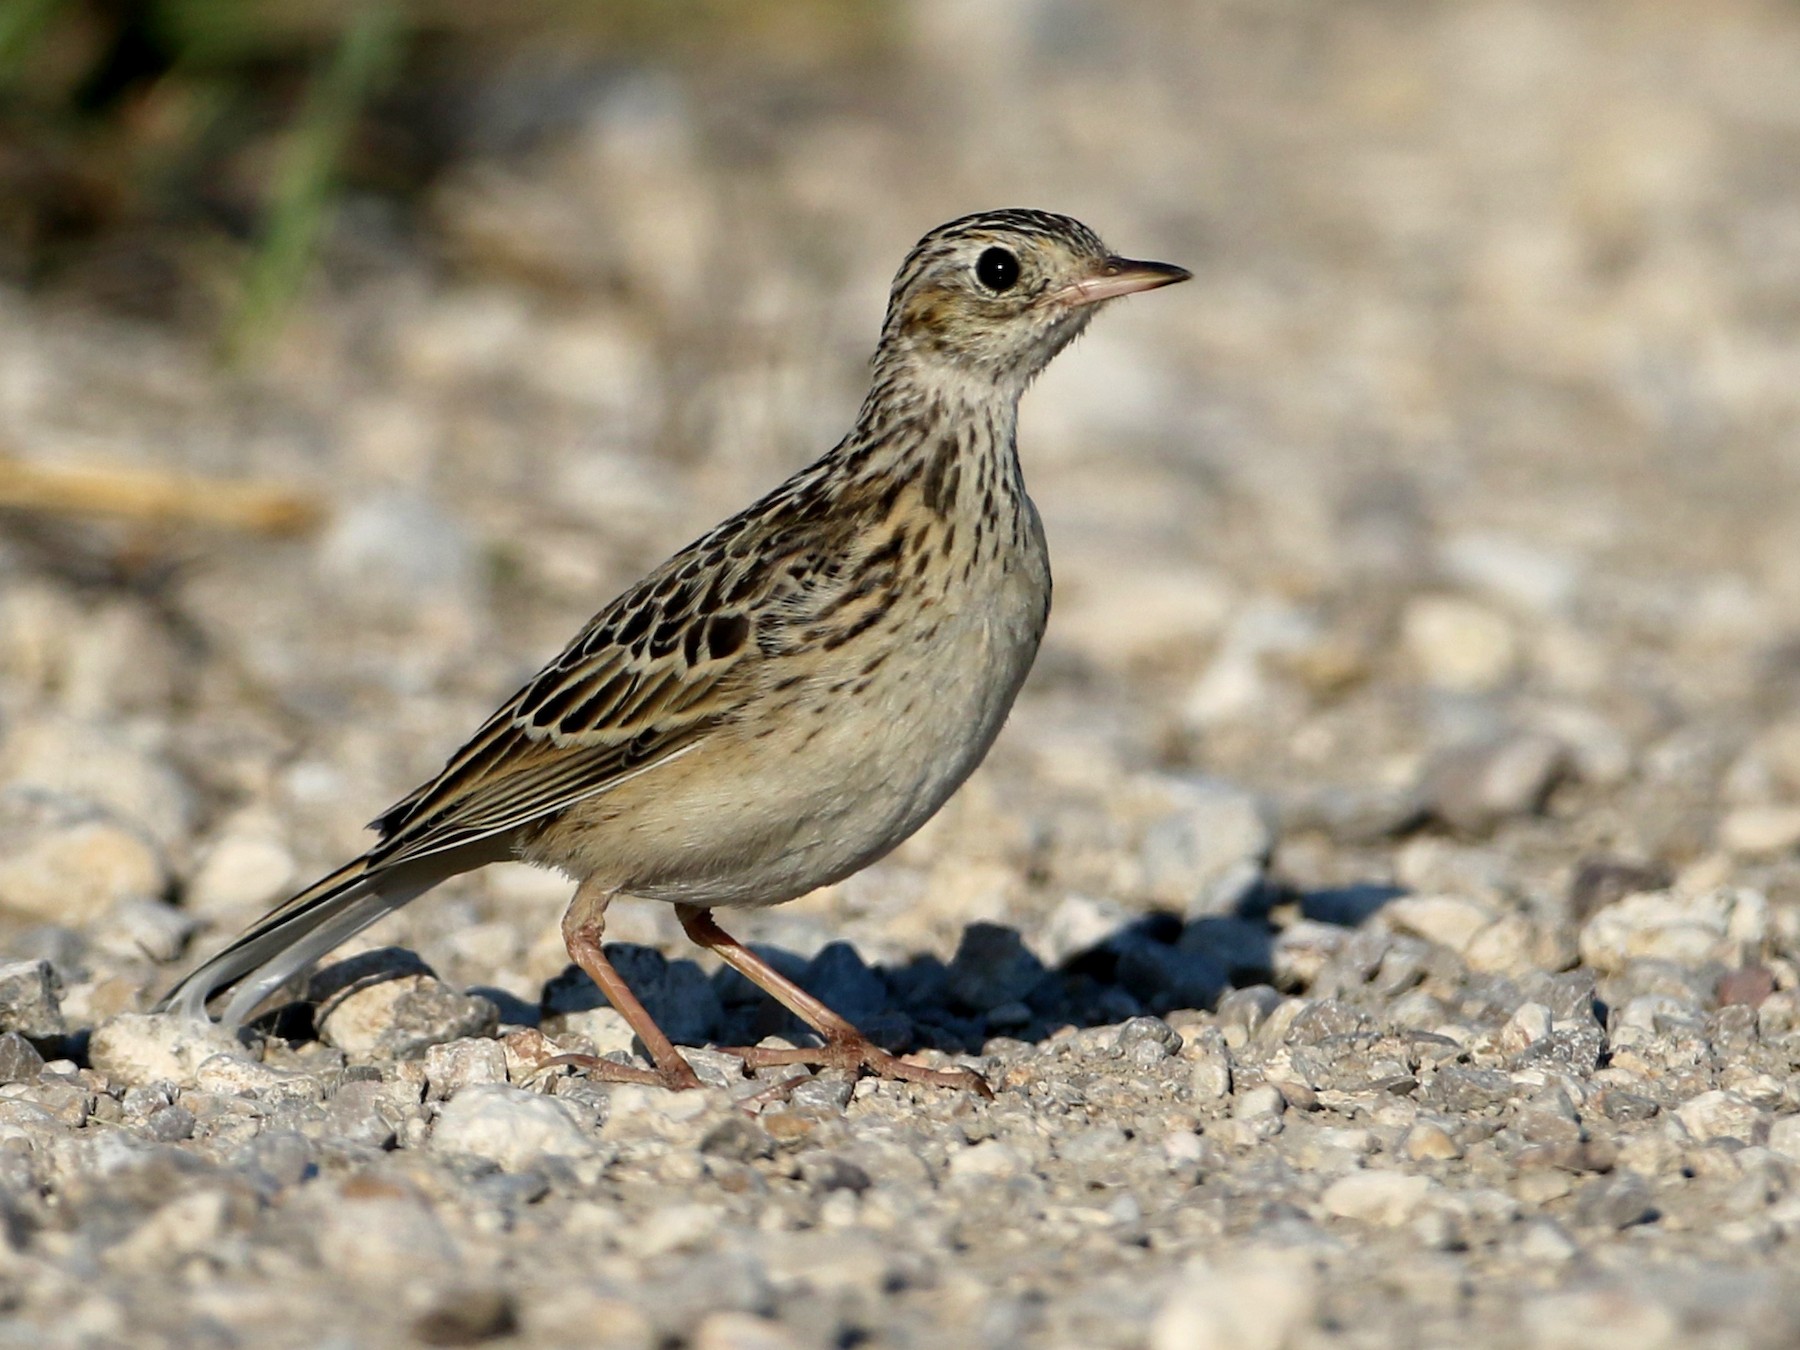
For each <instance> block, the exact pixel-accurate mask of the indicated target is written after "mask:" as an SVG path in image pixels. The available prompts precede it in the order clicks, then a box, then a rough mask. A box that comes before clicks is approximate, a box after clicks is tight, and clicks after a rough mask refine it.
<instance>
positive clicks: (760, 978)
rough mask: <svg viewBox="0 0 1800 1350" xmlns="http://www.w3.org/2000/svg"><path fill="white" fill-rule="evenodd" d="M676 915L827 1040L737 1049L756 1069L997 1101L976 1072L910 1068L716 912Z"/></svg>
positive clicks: (692, 909) (688, 910) (686, 909)
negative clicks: (835, 1075)
mask: <svg viewBox="0 0 1800 1350" xmlns="http://www.w3.org/2000/svg"><path fill="white" fill-rule="evenodd" d="M675 913H676V916H677V917H678V918H679V919H680V920H681V927H682V931H684V932H685V933H686V934H687V935H688V936H689V937H690V938H692V939H693V940H694V942H695V943H696V944H698V945H699V946H701V947H704V948H706V949H707V950H708V951H710V952H714V953H716V954H717V955H718V957H719V959H720V960H721V961H723V962H724V963H725V964H726V965H728V966H730V967H731V968H732V969H733V970H735V971H737V973H738V974H740V975H742V976H743V977H744V978H745V979H747V980H749V981H750V983H752V984H754V985H755V986H756V987H757V988H759V989H761V990H763V992H765V993H766V994H768V995H769V997H771V998H773V999H774V1000H775V1001H776V1002H777V1003H779V1004H781V1006H782V1007H784V1008H786V1009H787V1010H788V1011H789V1012H791V1013H793V1014H794V1016H795V1017H798V1018H799V1019H800V1020H801V1021H802V1022H804V1023H806V1025H807V1026H809V1027H811V1028H812V1029H813V1030H814V1031H816V1032H818V1033H819V1035H821V1036H823V1037H824V1038H825V1044H824V1045H822V1046H820V1047H818V1048H817V1049H811V1048H801V1049H794V1050H765V1049H760V1048H758V1047H756V1046H750V1047H747V1048H744V1049H741V1050H733V1051H732V1053H733V1054H734V1055H741V1056H743V1058H744V1062H745V1063H746V1064H749V1065H750V1066H751V1067H753V1068H756V1067H761V1066H764V1065H770V1064H809V1065H818V1066H824V1067H831V1068H839V1069H847V1070H849V1071H850V1072H852V1073H855V1072H856V1071H857V1070H859V1069H867V1070H868V1071H869V1072H870V1073H872V1074H875V1075H876V1076H877V1077H880V1078H901V1079H905V1080H906V1081H907V1082H909V1083H930V1084H933V1085H934V1086H937V1087H953V1088H966V1089H968V1090H969V1091H972V1092H978V1093H980V1094H981V1095H982V1096H983V1097H988V1098H992V1097H993V1095H994V1092H993V1089H992V1088H990V1087H989V1086H988V1084H987V1080H986V1079H985V1078H983V1077H982V1076H981V1075H980V1074H978V1073H976V1072H975V1071H974V1070H972V1069H928V1068H926V1067H925V1066H924V1065H922V1064H909V1063H907V1062H906V1061H905V1060H903V1059H901V1058H900V1057H899V1056H897V1055H891V1054H889V1053H888V1052H887V1051H886V1050H883V1049H882V1048H881V1047H880V1046H878V1045H876V1044H875V1043H874V1042H872V1041H870V1040H869V1038H868V1037H867V1036H865V1035H863V1034H862V1032H860V1031H858V1030H857V1029H856V1028H855V1027H854V1026H852V1025H851V1024H850V1022H848V1021H847V1020H846V1019H845V1018H843V1017H841V1016H839V1015H838V1014H837V1013H835V1012H833V1011H832V1010H831V1009H830V1008H829V1007H827V1006H826V1005H825V1004H824V1003H822V1002H820V1001H819V1000H818V999H816V998H814V997H813V996H812V995H811V994H809V993H807V992H806V990H804V989H802V988H801V987H800V986H799V985H797V984H795V983H794V982H793V981H792V980H790V979H788V978H787V976H785V975H783V974H782V973H781V972H780V971H779V970H776V969H775V967H774V966H772V965H770V964H769V963H768V962H767V961H765V960H763V959H762V957H760V956H758V955H757V954H756V953H755V952H753V951H751V950H750V949H749V948H748V947H746V946H745V945H744V944H743V943H741V942H739V941H738V940H737V939H736V938H734V937H732V936H731V934H729V933H727V932H726V931H725V930H724V929H723V928H721V927H719V925H718V923H717V922H716V921H714V919H713V916H712V911H711V910H709V909H701V908H700V907H698V906H696V905H677V906H675ZM646 1044H648V1042H646Z"/></svg>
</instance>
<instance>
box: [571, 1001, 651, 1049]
mask: <svg viewBox="0 0 1800 1350" xmlns="http://www.w3.org/2000/svg"><path fill="white" fill-rule="evenodd" d="M557 1024H558V1026H559V1027H560V1029H561V1030H563V1031H572V1032H575V1033H576V1034H578V1035H581V1036H585V1037H587V1039H588V1041H589V1042H590V1043H591V1044H592V1045H593V1047H594V1053H595V1054H596V1055H610V1054H612V1053H613V1052H614V1051H623V1052H624V1053H625V1054H628V1055H629V1054H632V1053H634V1051H633V1049H632V1047H633V1046H634V1045H635V1044H636V1043H637V1033H636V1032H635V1031H633V1030H632V1029H631V1023H629V1022H627V1021H626V1020H625V1014H624V1013H622V1012H620V1011H619V1010H618V1009H617V1008H578V1009H576V1010H575V1011H573V1012H566V1013H559V1014H557Z"/></svg>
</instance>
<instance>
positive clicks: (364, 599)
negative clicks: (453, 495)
mask: <svg viewBox="0 0 1800 1350" xmlns="http://www.w3.org/2000/svg"><path fill="white" fill-rule="evenodd" d="M318 565H319V571H320V573H321V575H322V576H323V577H324V579H325V580H326V581H328V582H331V583H334V584H336V585H337V586H339V587H340V588H341V592H342V594H344V595H345V596H346V597H347V598H354V599H356V600H357V601H358V603H360V604H363V605H365V606H369V607H371V608H374V609H376V610H378V611H384V612H385V611H388V610H392V611H395V612H402V611H404V612H407V613H413V612H415V611H416V610H417V609H418V607H419V605H420V604H421V602H423V603H424V604H426V606H427V607H429V608H433V609H435V608H438V607H441V606H443V605H445V604H446V603H456V602H458V601H462V600H465V599H467V598H469V597H472V596H474V595H476V594H477V592H478V590H479V580H480V575H479V574H480V569H479V566H478V557H477V553H476V549H475V545H474V542H473V540H471V538H470V537H469V533H468V531H467V530H466V529H465V528H464V527H463V526H462V525H461V523H459V522H458V521H456V520H455V519H453V518H452V517H451V516H449V515H448V514H446V513H445V512H444V511H443V510H442V509H441V508H440V507H439V506H437V504H436V503H434V502H432V501H430V500H428V499H426V498H424V497H418V496H411V495H402V494H398V493H387V494H381V495H376V496H372V497H367V498H365V499H363V500H360V501H356V502H353V503H351V504H350V505H349V506H348V507H347V508H346V509H345V510H343V511H341V512H340V513H338V515H337V516H336V517H335V519H334V520H333V521H332V524H331V528H330V529H329V530H328V531H327V532H326V533H325V534H324V535H323V536H322V537H321V538H320V540H319V545H318Z"/></svg>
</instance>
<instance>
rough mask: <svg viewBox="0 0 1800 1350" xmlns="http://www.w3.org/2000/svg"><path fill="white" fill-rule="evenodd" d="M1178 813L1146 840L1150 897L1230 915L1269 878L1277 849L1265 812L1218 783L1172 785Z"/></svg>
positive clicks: (1252, 798) (1244, 794)
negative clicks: (1264, 874)
mask: <svg viewBox="0 0 1800 1350" xmlns="http://www.w3.org/2000/svg"><path fill="white" fill-rule="evenodd" d="M1165 790H1166V791H1167V793H1168V795H1169V796H1170V797H1171V798H1172V799H1173V801H1174V808H1173V809H1172V810H1171V811H1169V812H1168V813H1167V814H1166V815H1164V816H1163V817H1162V818H1161V819H1160V820H1158V821H1156V822H1155V823H1154V824H1152V825H1151V826H1150V828H1149V829H1148V830H1146V831H1145V833H1144V842H1143V845H1142V848H1141V850H1140V857H1141V859H1142V863H1143V869H1144V887H1145V893H1146V894H1147V895H1148V896H1149V897H1150V898H1151V899H1155V900H1162V901H1167V902H1169V903H1171V904H1176V905H1181V906H1184V907H1185V908H1187V909H1188V910H1189V911H1190V912H1193V913H1208V914H1210V913H1218V912H1220V911H1222V910H1225V909H1229V908H1230V907H1231V906H1232V905H1233V904H1234V903H1235V902H1236V901H1237V900H1238V899H1239V898H1240V897H1241V896H1242V895H1243V893H1244V891H1245V890H1247V889H1248V888H1249V887H1250V886H1251V885H1254V884H1255V882H1256V880H1257V879H1258V878H1259V877H1260V876H1261V875H1262V872H1263V868H1264V866H1265V865H1266V864H1267V862H1268V860H1269V853H1270V850H1272V849H1273V848H1274V847H1275V828H1274V825H1273V823H1272V821H1271V818H1270V812H1269V809H1268V807H1267V806H1266V804H1265V803H1264V802H1263V801H1262V800H1261V799H1260V798H1259V797H1257V795H1256V794H1255V793H1253V792H1248V791H1246V790H1245V789H1243V788H1241V787H1238V786H1236V785H1235V784H1232V783H1227V782H1224V781H1221V780H1218V779H1210V778H1190V779H1171V780H1168V782H1167V783H1166V785H1165Z"/></svg>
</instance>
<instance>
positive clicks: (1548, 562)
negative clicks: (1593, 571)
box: [1441, 534, 1576, 614]
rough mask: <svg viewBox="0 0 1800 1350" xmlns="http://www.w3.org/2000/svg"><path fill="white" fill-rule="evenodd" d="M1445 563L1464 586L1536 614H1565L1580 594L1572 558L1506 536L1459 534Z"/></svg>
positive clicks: (1443, 558)
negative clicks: (1576, 593) (1574, 595)
mask: <svg viewBox="0 0 1800 1350" xmlns="http://www.w3.org/2000/svg"><path fill="white" fill-rule="evenodd" d="M1441 562H1442V564H1443V567H1444V571H1445V572H1446V573H1447V574H1448V575H1449V576H1450V577H1452V578H1453V579H1455V580H1456V581H1459V582H1461V583H1462V584H1463V585H1465V586H1469V587H1471V588H1473V589H1476V590H1480V591H1484V592H1486V593H1487V594H1488V595H1490V596H1492V597H1493V598H1494V599H1496V600H1503V601H1505V602H1507V603H1508V604H1511V605H1515V606H1517V607H1518V608H1520V609H1522V610H1527V611H1530V612H1532V613H1538V614H1544V613H1549V612H1552V611H1555V610H1558V609H1561V608H1562V607H1563V605H1564V604H1565V603H1566V602H1567V601H1568V598H1569V596H1570V594H1571V593H1572V592H1573V591H1574V589H1575V582H1576V569H1575V566H1574V564H1573V563H1571V562H1570V561H1569V560H1568V559H1567V558H1564V557H1561V556H1559V555H1557V554H1554V553H1549V552H1546V551H1545V550H1543V549H1541V548H1539V547H1537V546H1536V545H1535V544H1530V543H1527V542H1525V541H1524V540H1522V539H1513V538H1509V537H1507V536H1505V535H1497V534H1461V535H1457V536H1455V537H1453V538H1451V539H1448V540H1446V541H1445V543H1444V546H1443V550H1442V554H1441Z"/></svg>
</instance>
